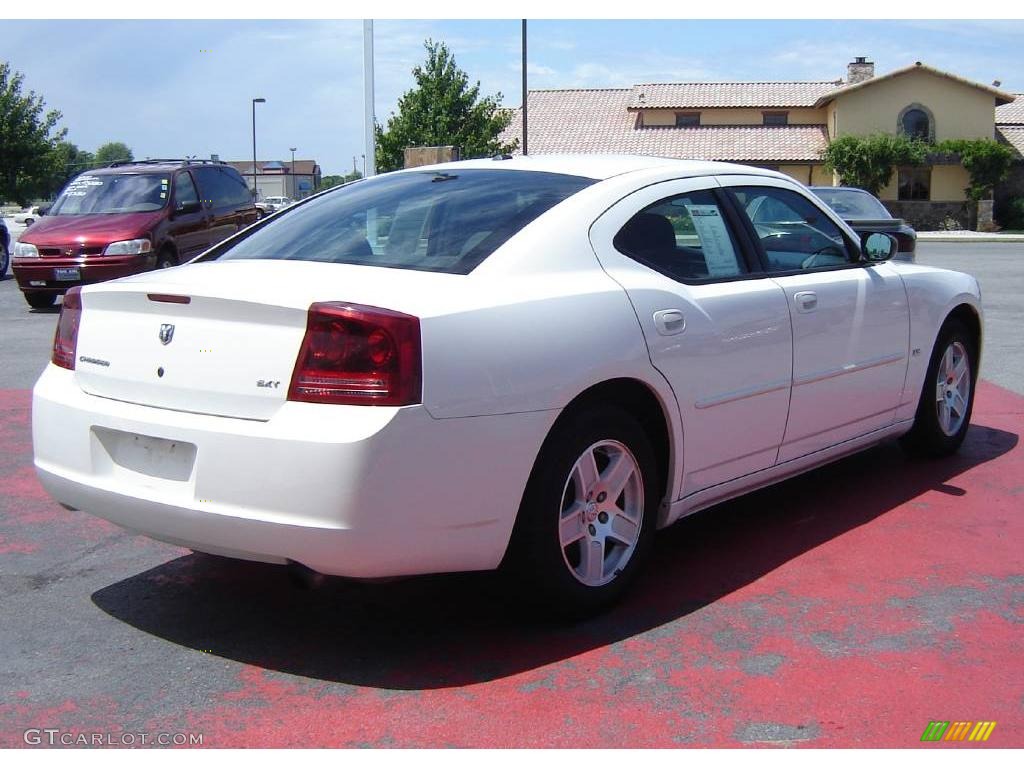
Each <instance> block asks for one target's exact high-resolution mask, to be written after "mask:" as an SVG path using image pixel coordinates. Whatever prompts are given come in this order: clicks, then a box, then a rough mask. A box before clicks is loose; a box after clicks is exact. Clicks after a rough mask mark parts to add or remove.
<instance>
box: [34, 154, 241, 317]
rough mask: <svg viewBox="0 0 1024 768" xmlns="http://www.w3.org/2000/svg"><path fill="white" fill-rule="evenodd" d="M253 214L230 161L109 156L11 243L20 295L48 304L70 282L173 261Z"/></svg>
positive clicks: (230, 231)
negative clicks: (116, 160)
mask: <svg viewBox="0 0 1024 768" xmlns="http://www.w3.org/2000/svg"><path fill="white" fill-rule="evenodd" d="M256 219H257V214H256V207H255V206H254V205H253V202H252V195H251V194H250V193H249V188H248V186H247V185H246V183H245V181H243V180H242V177H241V176H240V175H239V174H238V171H236V170H235V169H234V168H232V167H231V166H229V165H227V164H225V163H220V162H216V161H210V160H147V161H145V162H133V163H124V164H119V163H115V164H113V165H111V166H109V167H107V168H101V169H97V170H93V171H86V172H85V173H83V174H81V175H79V176H77V177H75V178H74V179H73V180H72V181H71V182H69V183H68V185H67V186H66V187H65V188H64V190H63V191H62V192H61V193H60V195H59V196H58V198H57V200H56V201H55V202H54V203H53V206H52V207H51V208H50V210H49V212H48V214H47V215H46V216H45V217H44V218H41V219H39V220H38V221H36V222H35V223H34V224H33V225H32V226H31V227H29V228H28V229H26V230H25V232H24V234H23V235H22V236H21V238H20V239H19V241H18V243H17V244H16V245H15V247H14V275H15V277H16V278H17V280H18V287H19V288H21V290H22V292H23V293H24V294H25V300H26V301H27V302H28V303H29V305H30V306H32V307H35V308H43V307H49V306H51V305H52V304H53V302H54V300H55V299H56V298H57V296H58V295H61V294H63V293H65V292H66V291H67V290H68V289H69V288H71V287H73V286H76V285H83V284H86V283H98V282H102V281H104V280H110V279H113V278H116V277H124V276H125V275H132V274H135V273H136V272H143V271H145V270H149V269H160V268H166V267H173V266H175V265H176V264H181V263H184V262H186V261H190V260H191V259H193V258H194V257H196V256H198V255H199V254H200V253H202V252H203V251H205V250H206V249H207V248H210V247H212V246H214V245H216V244H217V243H219V242H220V241H222V240H224V239H225V238H227V237H229V236H231V235H233V234H234V233H235V232H237V231H238V230H240V229H242V228H243V227H246V226H248V225H249V224H252V223H253V222H254V221H256Z"/></svg>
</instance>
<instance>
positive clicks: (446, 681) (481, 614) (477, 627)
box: [92, 425, 1018, 690]
mask: <svg viewBox="0 0 1024 768" xmlns="http://www.w3.org/2000/svg"><path fill="white" fill-rule="evenodd" d="M1017 442H1018V436H1017V435H1015V434H1012V433H1010V432H1006V431H1002V430H998V429H993V428H989V427H985V426H976V425H975V426H972V427H971V428H970V431H969V433H968V436H967V440H966V441H965V443H964V446H963V447H962V449H961V451H960V453H958V454H957V455H955V456H953V457H950V458H947V459H942V460H936V461H923V460H914V459H910V458H907V457H906V456H905V455H904V454H903V452H902V451H901V449H900V448H899V446H898V445H896V443H895V442H887V443H885V444H882V445H880V446H877V447H875V448H872V449H870V450H868V451H866V452H864V453H860V454H857V455H855V456H852V457H850V458H848V459H844V460H843V461H840V462H836V463H834V464H831V465H828V466H826V467H823V468H820V469H817V470H815V471H813V472H810V473H808V474H805V475H802V476H800V477H798V478H794V479H792V480H789V481H786V482H785V483H781V484H779V485H776V486H773V487H771V488H767V489H764V490H761V491H758V492H756V493H753V494H750V495H748V496H745V497H743V498H741V499H737V500H734V501H731V502H728V503H725V504H720V505H718V506H717V507H714V508H712V509H709V510H706V511H704V512H702V513H699V514H696V515H693V516H691V517H689V518H686V519H684V520H682V521H680V522H678V523H677V524H676V525H674V526H672V527H670V528H668V529H667V530H665V531H662V532H661V534H660V535H659V536H658V539H657V543H656V546H655V548H654V551H653V558H652V562H651V563H650V567H649V568H648V569H646V571H645V572H644V573H643V574H642V575H641V577H640V578H639V579H638V582H637V583H636V584H635V586H634V589H633V590H632V591H631V592H630V594H629V595H628V596H627V598H626V599H625V600H624V601H623V602H622V603H621V604H619V605H618V606H617V607H616V608H614V609H613V610H611V611H610V612H608V613H606V614H603V615H601V616H598V617H596V618H592V619H589V620H587V621H583V622H578V623H570V622H567V621H563V622H559V621H552V620H538V619H536V618H535V617H533V616H532V615H530V614H528V613H526V612H524V611H522V610H515V609H513V610H510V606H509V601H508V598H507V592H506V591H504V590H503V586H504V585H503V584H502V582H501V580H500V578H499V577H498V576H497V575H495V574H455V575H445V576H428V577H421V578H416V579H407V580H401V581H393V582H389V583H356V582H351V581H347V580H343V579H325V580H324V581H323V583H322V584H320V585H319V586H317V587H315V588H313V589H301V588H298V587H296V586H295V584H294V583H293V582H292V581H291V580H290V579H288V578H287V577H286V571H285V569H283V568H281V567H279V566H273V565H262V564H258V563H246V562H241V561H232V560H226V559H222V558H217V557H212V556H207V555H199V554H193V555H187V556H183V557H179V558H176V559H175V560H171V561H169V562H167V563H164V564H163V565H160V566H158V567H156V568H153V569H151V570H149V571H146V572H144V573H140V574H137V575H135V576H132V577H131V578H128V579H125V580H123V581H120V582H118V583H116V584H113V585H111V586H109V587H105V588H103V589H101V590H98V591H97V592H95V593H94V594H93V595H92V600H93V602H94V603H95V605H97V606H98V607H99V608H100V609H102V610H103V611H105V612H106V613H107V614H109V615H110V616H113V617H115V618H117V619H119V620H121V621H123V622H125V623H127V624H129V625H131V626H133V627H136V628H138V629H140V630H142V631H144V632H147V633H150V634H152V635H155V636H157V637H160V638H163V639H165V640H168V641H170V642H173V643H176V644H179V645H181V646H185V647H188V648H193V649H196V650H197V651H202V652H204V653H210V654H214V655H218V656H221V657H223V658H226V659H232V660H235V661H239V662H243V663H245V664H251V665H255V666H258V667H262V668H265V669H271V670H277V671H281V672H286V673H289V674H293V675H301V676H304V677H309V678H315V679H319V680H329V681H335V682H342V683H348V684H354V685H361V686H373V687H380V688H388V689H398V690H419V689H432V688H444V687H449V686H462V685H468V684H472V683H479V682H484V681H488V680H493V679H497V678H501V677H506V676H509V675H513V674H516V673H519V672H524V671H527V670H530V669H534V668H537V667H540V666H543V665H546V664H550V663H552V662H556V661H559V660H562V659H566V658H570V657H572V656H575V655H578V654H580V653H583V652H585V651H587V650H590V649H592V648H596V647H600V646H605V645H608V644H611V643H615V642H617V641H619V640H622V639H625V638H628V637H631V636H634V635H636V634H639V633H642V632H645V631H647V630H650V629H653V628H655V627H659V626H661V625H664V624H666V623H669V622H672V621H674V620H676V619H678V618H680V617H683V616H686V615H687V614H689V613H692V612H693V611H696V610H698V609H700V608H702V607H704V606H706V605H708V604H710V603H712V602H714V601H716V600H718V599H719V598H721V597H723V596H725V595H728V594H729V593H731V592H733V591H735V590H737V589H739V588H741V587H743V586H745V585H747V584H749V583H751V582H752V581H754V580H756V579H758V578H760V577H761V576H764V575H765V574H767V573H769V572H770V571H772V570H774V569H776V568H778V567H779V566H781V565H783V564H784V563H786V562H787V561H789V560H791V559H792V558H795V557H797V556H799V555H801V554H803V553H805V552H807V551H809V550H812V549H814V548H815V547H817V546H819V545H821V544H822V543H824V542H827V541H829V540H831V539H833V538H835V537H837V536H840V535H842V534H844V533H846V532H847V531H850V530H852V529H854V528H857V527H858V526H861V525H864V524H866V523H869V522H871V521H872V520H874V519H875V518H877V517H879V516H880V515H884V514H885V513H886V512H888V511H890V510H892V509H894V508H896V507H898V506H899V505H901V504H903V503H904V502H907V501H909V500H911V499H913V498H915V497H917V496H919V495H921V494H922V493H925V492H926V491H931V490H937V491H939V492H942V493H947V494H951V495H954V496H961V495H964V494H965V493H966V491H965V490H964V489H963V488H960V487H958V486H956V485H955V484H952V483H951V482H950V481H951V479H952V478H954V477H956V476H958V475H960V474H961V473H963V472H964V471H966V470H968V469H970V468H971V467H973V466H976V465H979V464H982V463H985V462H988V461H991V460H993V459H995V458H997V457H999V456H1001V455H1003V454H1005V453H1007V452H1008V451H1010V450H1012V449H1013V448H1014V447H1015V446H1016V445H1017ZM823 500H827V501H826V503H823Z"/></svg>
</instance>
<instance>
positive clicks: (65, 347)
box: [51, 285, 82, 371]
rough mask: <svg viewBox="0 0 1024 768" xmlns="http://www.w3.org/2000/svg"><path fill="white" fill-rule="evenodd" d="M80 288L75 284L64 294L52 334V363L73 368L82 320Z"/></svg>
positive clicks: (70, 369) (71, 369)
mask: <svg viewBox="0 0 1024 768" xmlns="http://www.w3.org/2000/svg"><path fill="white" fill-rule="evenodd" d="M81 291H82V289H81V288H80V287H79V286H77V285H76V286H75V287H74V288H71V289H69V290H68V292H67V293H65V294H64V301H63V302H62V303H61V305H60V317H58V318H57V332H56V333H55V334H54V336H53V357H52V358H51V359H52V360H53V364H54V365H59V366H60V367H61V368H67V369H68V370H69V371H73V370H75V352H76V350H77V349H78V324H79V323H80V322H81V320H82V296H81Z"/></svg>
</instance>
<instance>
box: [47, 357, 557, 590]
mask: <svg viewBox="0 0 1024 768" xmlns="http://www.w3.org/2000/svg"><path fill="white" fill-rule="evenodd" d="M556 416H557V413H556V412H553V411H544V412H535V413H525V414H512V415H503V416H487V417H473V418H458V419H434V418H432V417H431V416H430V415H429V414H428V413H427V412H426V410H425V409H424V408H422V407H419V406H416V407H409V408H378V407H361V406H335V405H312V404H307V403H287V404H285V405H284V406H283V407H282V408H281V409H280V411H278V413H276V414H275V415H274V416H273V418H271V419H270V420H269V421H265V422H260V421H247V420H242V419H234V418H225V417H218V416H204V415H199V414H191V413H181V412H176V411H169V410H164V409H158V408H150V407H146V406H140V405H133V404H129V403H123V402H119V401H115V400H108V399H104V398H100V397H95V396H92V395H87V394H85V393H84V392H82V391H81V389H79V387H78V386H77V385H76V383H75V381H74V373H73V372H71V371H66V370H64V369H61V368H57V367H55V366H52V365H51V366H48V367H47V369H46V371H44V373H43V375H42V376H41V377H40V379H39V381H38V382H37V384H36V386H35V390H34V392H33V409H32V428H33V439H34V444H35V465H36V470H37V472H38V474H39V477H40V479H41V481H42V483H43V485H44V486H45V487H46V489H47V491H49V493H50V494H51V495H52V496H53V497H54V498H55V499H57V500H58V501H60V502H62V503H64V504H67V505H69V506H72V507H75V508H77V509H81V510H83V511H86V512H89V513H91V514H94V515H97V516H98V517H102V518H105V519H107V520H110V521H112V522H114V523H116V524H118V525H120V526H123V527H124V528H128V529H130V530H133V531H137V532H139V533H143V534H145V535H147V536H150V537H152V538H155V539H160V540H162V541H168V542H171V543H174V544H178V545H181V546H185V547H189V548H191V549H196V550H199V551H206V552H213V553H216V554H225V555H230V556H235V557H241V558H247V559H253V560H263V561H267V562H282V563H283V562H286V561H288V560H293V561H295V562H299V563H302V564H303V565H306V566H308V567H309V568H312V569H314V570H316V571H320V572H322V573H328V574H336V575H342V576H352V577H362V578H374V577H384V576H398V575H411V574H419V573H437V572H447V571H463V570H485V569H489V568H494V567H496V566H497V565H498V564H499V563H500V561H501V558H502V556H503V555H504V552H505V548H506V546H507V544H508V540H509V536H510V534H511V531H512V526H513V524H514V522H515V516H516V512H517V510H518V508H519V502H520V500H521V498H522V493H523V489H524V488H525V485H526V481H527V478H528V476H529V473H530V470H531V468H532V465H533V462H534V459H535V458H536V455H537V451H538V450H539V448H540V445H541V443H542V442H543V439H544V436H545V435H546V434H547V432H548V430H549V429H550V426H551V424H552V423H553V422H554V419H555V417H556Z"/></svg>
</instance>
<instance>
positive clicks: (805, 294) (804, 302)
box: [793, 291, 818, 312]
mask: <svg viewBox="0 0 1024 768" xmlns="http://www.w3.org/2000/svg"><path fill="white" fill-rule="evenodd" d="M793 301H795V302H796V311H797V312H813V311H814V310H815V309H817V308H818V294H816V293H815V292H814V291H800V292H799V293H796V294H794V295H793Z"/></svg>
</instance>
